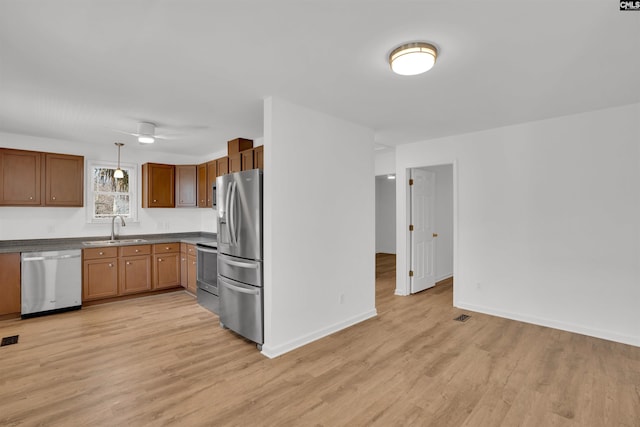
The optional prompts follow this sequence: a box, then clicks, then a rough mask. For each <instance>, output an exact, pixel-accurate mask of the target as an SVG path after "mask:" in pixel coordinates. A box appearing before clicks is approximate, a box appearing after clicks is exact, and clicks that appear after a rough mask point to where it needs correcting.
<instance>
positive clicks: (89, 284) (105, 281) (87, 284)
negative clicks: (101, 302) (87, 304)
mask: <svg viewBox="0 0 640 427" xmlns="http://www.w3.org/2000/svg"><path fill="white" fill-rule="evenodd" d="M114 249H115V248H114ZM82 291H83V295H82V299H83V301H89V300H94V299H100V298H110V297H115V296H118V259H117V258H104V259H88V260H85V261H84V263H83V276H82Z"/></svg>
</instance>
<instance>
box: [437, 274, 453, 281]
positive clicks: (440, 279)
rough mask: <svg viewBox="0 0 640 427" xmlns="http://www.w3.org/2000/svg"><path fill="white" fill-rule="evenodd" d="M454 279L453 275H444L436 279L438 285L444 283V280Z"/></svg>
mask: <svg viewBox="0 0 640 427" xmlns="http://www.w3.org/2000/svg"><path fill="white" fill-rule="evenodd" d="M452 277H453V273H449V274H443V275H442V276H439V277H438V278H436V283H438V282H442V281H443V280H447V279H451V278H452Z"/></svg>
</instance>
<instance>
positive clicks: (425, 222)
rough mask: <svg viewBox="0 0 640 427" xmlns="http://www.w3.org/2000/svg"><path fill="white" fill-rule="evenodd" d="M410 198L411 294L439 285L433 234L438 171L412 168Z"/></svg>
mask: <svg viewBox="0 0 640 427" xmlns="http://www.w3.org/2000/svg"><path fill="white" fill-rule="evenodd" d="M410 175H411V179H412V180H413V181H412V182H413V185H410V187H409V188H410V190H409V195H410V201H411V209H410V215H411V218H410V225H411V226H412V227H411V226H410V227H409V230H410V231H409V236H410V241H411V271H412V274H413V276H411V277H410V282H411V293H412V294H414V293H416V292H420V291H423V290H425V289H428V288H431V287H433V286H435V284H436V275H435V271H434V270H435V269H434V266H435V244H434V241H433V238H434V237H435V234H434V232H433V231H434V230H433V227H434V220H433V217H434V212H435V210H434V203H435V187H436V186H435V183H436V174H435V172H431V171H428V170H424V169H411V171H410Z"/></svg>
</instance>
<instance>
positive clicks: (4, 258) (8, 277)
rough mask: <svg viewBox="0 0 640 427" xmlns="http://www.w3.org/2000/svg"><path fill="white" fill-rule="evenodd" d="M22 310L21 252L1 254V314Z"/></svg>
mask: <svg viewBox="0 0 640 427" xmlns="http://www.w3.org/2000/svg"><path fill="white" fill-rule="evenodd" d="M20 311H21V310H20V254H19V253H8V254H0V315H3V314H14V313H20Z"/></svg>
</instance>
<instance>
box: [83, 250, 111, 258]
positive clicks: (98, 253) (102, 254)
mask: <svg viewBox="0 0 640 427" xmlns="http://www.w3.org/2000/svg"><path fill="white" fill-rule="evenodd" d="M82 252H83V253H82V255H83V257H84V259H101V258H115V257H117V256H118V248H90V249H83V250H82Z"/></svg>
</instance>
